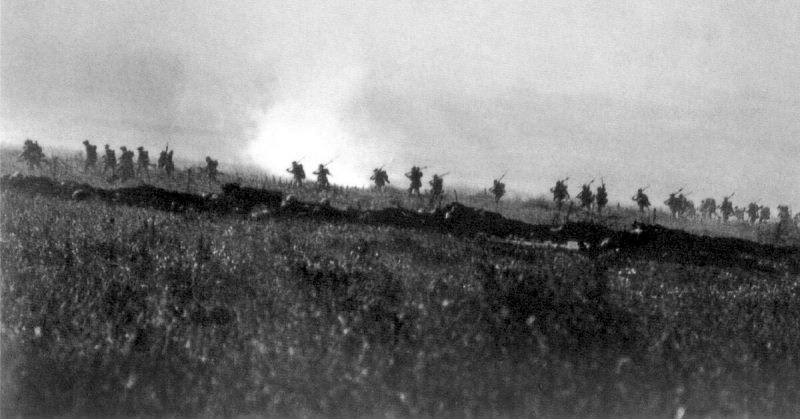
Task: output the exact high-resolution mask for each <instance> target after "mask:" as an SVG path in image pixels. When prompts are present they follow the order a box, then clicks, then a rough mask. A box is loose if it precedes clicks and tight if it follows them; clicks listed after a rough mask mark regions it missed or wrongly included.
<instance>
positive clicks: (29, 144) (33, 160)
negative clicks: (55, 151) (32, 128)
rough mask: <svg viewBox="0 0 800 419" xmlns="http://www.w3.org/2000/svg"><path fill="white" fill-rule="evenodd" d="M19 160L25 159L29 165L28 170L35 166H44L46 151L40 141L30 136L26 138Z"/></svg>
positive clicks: (39, 167)
mask: <svg viewBox="0 0 800 419" xmlns="http://www.w3.org/2000/svg"><path fill="white" fill-rule="evenodd" d="M17 160H25V163H27V165H28V170H33V169H34V168H37V169H41V168H42V160H44V152H42V147H41V146H40V145H39V142H38V141H33V140H31V139H30V138H28V139H26V140H25V143H24V145H23V146H22V153H20V154H19V156H18V157H17Z"/></svg>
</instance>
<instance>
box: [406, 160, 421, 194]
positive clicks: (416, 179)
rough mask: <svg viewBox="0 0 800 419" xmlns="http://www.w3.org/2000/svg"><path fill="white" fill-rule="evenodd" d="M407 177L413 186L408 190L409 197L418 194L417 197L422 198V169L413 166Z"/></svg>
mask: <svg viewBox="0 0 800 419" xmlns="http://www.w3.org/2000/svg"><path fill="white" fill-rule="evenodd" d="M406 177H407V178H409V179H410V180H411V186H410V187H409V188H408V196H411V194H412V193H414V192H416V193H417V196H420V192H419V188H421V187H422V169H420V168H419V167H417V166H413V167H412V168H411V171H410V172H408V173H406Z"/></svg>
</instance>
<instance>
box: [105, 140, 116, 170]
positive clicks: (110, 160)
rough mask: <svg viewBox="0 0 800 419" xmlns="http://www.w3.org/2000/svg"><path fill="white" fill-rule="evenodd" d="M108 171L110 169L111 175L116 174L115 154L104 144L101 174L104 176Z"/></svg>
mask: <svg viewBox="0 0 800 419" xmlns="http://www.w3.org/2000/svg"><path fill="white" fill-rule="evenodd" d="M108 169H111V174H112V175H115V174H116V173H117V153H116V152H115V151H114V149H112V148H111V147H109V146H108V144H106V146H105V155H104V156H103V174H106V171H107V170H108Z"/></svg>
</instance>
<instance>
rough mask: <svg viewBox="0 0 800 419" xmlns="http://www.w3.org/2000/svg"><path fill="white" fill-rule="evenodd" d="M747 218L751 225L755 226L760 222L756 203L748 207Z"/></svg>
mask: <svg viewBox="0 0 800 419" xmlns="http://www.w3.org/2000/svg"><path fill="white" fill-rule="evenodd" d="M747 218H748V220H749V221H750V224H755V223H756V221H757V220H758V204H756V203H755V202H751V203H750V204H749V205H747Z"/></svg>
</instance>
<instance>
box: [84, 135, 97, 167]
mask: <svg viewBox="0 0 800 419" xmlns="http://www.w3.org/2000/svg"><path fill="white" fill-rule="evenodd" d="M83 146H84V147H85V148H86V163H85V164H84V165H83V171H84V172H88V171H89V169H90V168H91V169H92V170H97V146H96V145H94V144H90V143H89V140H83Z"/></svg>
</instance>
